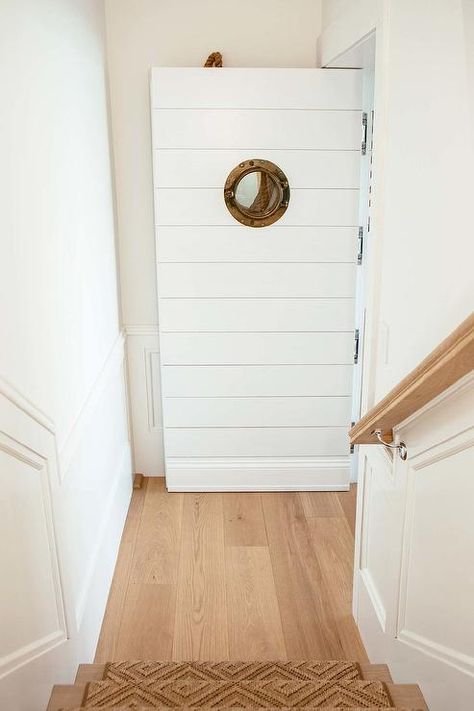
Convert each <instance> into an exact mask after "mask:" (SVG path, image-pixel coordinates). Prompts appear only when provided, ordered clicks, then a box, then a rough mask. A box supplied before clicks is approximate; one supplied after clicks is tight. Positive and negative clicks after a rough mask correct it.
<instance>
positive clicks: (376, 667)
mask: <svg viewBox="0 0 474 711" xmlns="http://www.w3.org/2000/svg"><path fill="white" fill-rule="evenodd" d="M144 663H145V662H143V661H142V662H137V663H135V664H144ZM154 663H156V662H154ZM162 664H163V663H162ZM166 664H168V663H166ZM172 664H173V665H176V667H177V668H179V667H182V666H183V662H172ZM189 664H192V665H194V666H198V665H199V666H204V665H203V663H199V662H190V663H189ZM275 664H286V665H288V664H297V663H296V662H275ZM350 664H352V663H350ZM123 665H130V662H109V664H108V665H107V664H104V663H102V664H80V665H79V668H78V670H77V674H76V680H75V682H74V683H76V684H77V683H86V682H88V681H100V680H101V679H105V678H106V673H107V671H106V670H107V666H109V667H110V670H111V673H110V677H109V678H111V679H113V678H118V673H117V672H115V671H114V670H115V669H120V668H121V667H123ZM354 666H355V667H356V669H357V665H356V664H355V663H354ZM358 666H359V674H360V677H361V678H362V679H372V680H374V681H376V680H379V681H384V682H386V683H392V681H393V680H392V677H391V675H390V670H389V668H388V666H387V665H386V664H359V665H358ZM135 674H137V672H135ZM348 676H349V674H348ZM132 678H133V677H132ZM354 678H357V677H356V676H355V677H354Z"/></svg>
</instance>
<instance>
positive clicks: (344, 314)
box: [160, 298, 354, 332]
mask: <svg viewBox="0 0 474 711" xmlns="http://www.w3.org/2000/svg"><path fill="white" fill-rule="evenodd" d="M160 326H161V330H162V331H171V332H173V331H177V332H179V331H262V332H265V331H350V330H351V329H352V328H354V299H351V298H347V299H324V298H319V299H294V298H292V299H176V298H174V299H166V298H162V299H161V300H160Z"/></svg>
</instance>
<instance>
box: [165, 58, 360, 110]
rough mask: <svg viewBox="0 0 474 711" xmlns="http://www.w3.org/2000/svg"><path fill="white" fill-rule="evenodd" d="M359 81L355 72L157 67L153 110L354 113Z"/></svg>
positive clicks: (357, 100)
mask: <svg viewBox="0 0 474 711" xmlns="http://www.w3.org/2000/svg"><path fill="white" fill-rule="evenodd" d="M361 81H362V80H361V71H360V70H358V69H345V70H344V71H343V72H341V71H340V70H338V69H280V68H278V69H277V68H240V67H239V68H234V67H232V68H228V67H225V68H221V69H219V70H217V71H215V70H209V69H205V68H203V67H156V68H154V69H153V70H152V92H151V95H152V106H153V107H154V108H187V107H188V106H194V107H199V108H211V107H215V108H223V109H226V108H237V107H241V108H254V109H259V108H295V107H296V108H308V109H327V108H331V109H358V108H360V107H361V99H362V83H361ZM282 87H284V91H282Z"/></svg>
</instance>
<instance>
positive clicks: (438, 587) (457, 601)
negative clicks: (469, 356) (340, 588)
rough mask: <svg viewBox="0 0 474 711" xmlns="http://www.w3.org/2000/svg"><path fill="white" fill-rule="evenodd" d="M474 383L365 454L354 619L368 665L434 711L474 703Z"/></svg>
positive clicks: (468, 381)
mask: <svg viewBox="0 0 474 711" xmlns="http://www.w3.org/2000/svg"><path fill="white" fill-rule="evenodd" d="M473 413H474V376H473V375H470V376H468V377H467V378H465V379H464V380H462V381H460V382H459V383H457V384H456V385H455V386H453V387H452V388H451V389H450V390H449V391H447V392H446V393H445V394H444V395H443V396H442V397H440V398H438V400H437V401H436V402H434V403H430V404H429V405H428V406H426V407H425V408H423V410H422V411H420V412H418V413H416V415H415V416H414V417H412V418H410V420H409V421H407V422H405V423H403V424H402V425H401V426H400V428H399V431H398V432H397V433H396V434H397V436H398V437H399V438H401V439H402V440H403V441H405V442H406V444H407V446H408V459H407V461H406V462H402V461H401V460H400V458H399V457H398V456H397V455H395V456H394V458H393V459H392V458H391V456H389V455H387V454H386V452H385V451H384V450H383V449H382V448H381V447H362V448H361V449H362V452H361V472H360V474H361V476H360V480H359V500H358V520H357V526H356V544H357V545H356V558H355V579H354V616H355V618H356V620H357V623H358V626H359V629H360V631H361V634H362V637H363V640H364V644H365V646H366V649H367V651H368V654H369V657H370V659H371V661H373V662H375V661H384V662H387V663H388V664H389V666H390V670H391V673H392V676H393V677H394V680H395V681H396V682H398V683H419V684H420V686H421V688H422V691H423V693H424V695H425V698H426V700H427V703H428V706H429V708H430V709H431V711H445V710H446V709H452V711H470V710H471V709H472V704H473V698H474V608H473V605H472V601H473V599H474V564H473V561H474V518H473V516H472V501H473V498H474V477H473V472H474V416H473Z"/></svg>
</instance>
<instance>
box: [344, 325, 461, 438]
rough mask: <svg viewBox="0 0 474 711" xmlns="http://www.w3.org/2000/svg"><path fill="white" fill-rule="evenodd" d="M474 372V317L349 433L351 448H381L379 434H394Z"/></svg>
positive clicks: (441, 344)
mask: <svg viewBox="0 0 474 711" xmlns="http://www.w3.org/2000/svg"><path fill="white" fill-rule="evenodd" d="M473 369H474V313H472V314H471V315H470V316H468V318H467V319H466V320H465V321H463V322H462V323H461V324H460V325H459V326H458V327H457V328H456V330H455V331H453V332H452V333H451V334H450V335H449V336H448V337H447V338H446V339H445V340H444V341H443V342H442V343H440V345H439V346H438V347H437V348H435V349H434V351H432V352H431V353H430V354H429V356H427V357H426V358H425V359H424V360H423V361H422V362H421V363H420V365H419V366H418V367H416V368H415V369H414V370H412V371H411V373H409V374H408V375H407V376H406V377H405V378H403V380H401V381H400V382H399V383H398V385H396V386H395V387H394V388H393V390H391V391H390V392H389V393H388V395H386V396H385V397H384V398H383V400H381V401H380V402H379V403H377V405H375V406H374V407H373V408H372V409H371V410H369V412H367V414H366V415H364V417H362V418H361V419H360V420H359V422H357V423H356V424H355V425H354V426H353V427H352V429H351V430H350V432H349V437H350V441H351V444H378V442H377V438H376V437H375V436H374V434H373V433H374V431H375V430H381V431H382V432H383V433H384V435H385V437H384V439H386V440H387V441H392V430H393V428H394V427H396V426H397V425H399V424H400V423H401V422H403V420H405V419H406V418H407V417H409V416H410V415H412V414H413V413H414V412H416V411H417V410H419V409H420V408H421V407H423V405H426V403H428V402H430V400H433V399H434V398H435V397H437V396H438V395H440V394H441V393H442V392H443V391H444V390H446V388H449V386H450V385H452V384H453V383H455V382H456V381H457V380H459V379H460V378H462V377H463V376H464V375H466V374H467V373H469V372H470V371H471V370H473Z"/></svg>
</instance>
